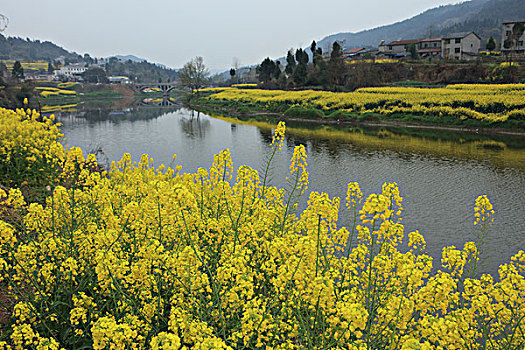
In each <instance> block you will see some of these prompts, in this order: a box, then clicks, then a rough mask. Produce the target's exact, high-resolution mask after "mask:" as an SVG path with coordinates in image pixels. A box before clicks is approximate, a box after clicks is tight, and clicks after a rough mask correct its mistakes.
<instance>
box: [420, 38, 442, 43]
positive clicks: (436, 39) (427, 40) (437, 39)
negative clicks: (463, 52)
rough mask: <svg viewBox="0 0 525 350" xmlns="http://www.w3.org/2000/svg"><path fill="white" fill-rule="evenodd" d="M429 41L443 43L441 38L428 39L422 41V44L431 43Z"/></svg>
mask: <svg viewBox="0 0 525 350" xmlns="http://www.w3.org/2000/svg"><path fill="white" fill-rule="evenodd" d="M429 41H441V38H427V39H421V42H422V43H425V42H429Z"/></svg>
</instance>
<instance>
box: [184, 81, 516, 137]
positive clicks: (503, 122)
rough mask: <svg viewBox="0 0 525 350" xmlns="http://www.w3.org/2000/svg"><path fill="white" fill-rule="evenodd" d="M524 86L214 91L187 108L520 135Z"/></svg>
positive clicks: (248, 115) (194, 98) (239, 114)
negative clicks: (334, 90) (353, 90)
mask: <svg viewBox="0 0 525 350" xmlns="http://www.w3.org/2000/svg"><path fill="white" fill-rule="evenodd" d="M524 101H525V85H523V84H506V85H496V84H494V85H449V86H447V87H445V88H406V87H405V88H403V87H395V88H392V87H388V88H366V89H359V90H356V91H355V92H351V93H333V92H327V91H312V90H306V91H284V90H259V89H239V88H215V89H207V90H204V91H203V92H200V93H199V95H197V96H192V97H191V98H190V99H189V101H188V104H189V105H190V106H191V107H192V108H197V109H204V110H207V111H213V112H214V113H217V112H219V113H223V114H227V115H233V116H236V117H239V118H268V119H275V120H287V121H292V120H295V121H300V120H308V121H314V122H318V123H322V124H348V125H376V126H381V125H388V126H392V125H402V126H405V127H413V128H439V129H442V130H462V131H464V130H470V131H472V132H486V133H511V134H525V102H524Z"/></svg>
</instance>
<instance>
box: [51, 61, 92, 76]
mask: <svg viewBox="0 0 525 350" xmlns="http://www.w3.org/2000/svg"><path fill="white" fill-rule="evenodd" d="M87 69H88V67H86V64H84V63H77V64H70V65H67V66H64V67H60V69H57V70H55V71H54V72H53V74H54V75H55V76H56V77H60V76H63V77H66V78H71V77H73V76H78V75H80V74H82V73H84V72H85V71H86V70H87Z"/></svg>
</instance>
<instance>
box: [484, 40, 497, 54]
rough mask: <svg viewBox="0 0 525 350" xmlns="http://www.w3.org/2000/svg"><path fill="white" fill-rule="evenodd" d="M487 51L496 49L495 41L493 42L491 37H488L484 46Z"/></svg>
mask: <svg viewBox="0 0 525 350" xmlns="http://www.w3.org/2000/svg"><path fill="white" fill-rule="evenodd" d="M485 47H486V48H487V50H489V51H492V50H494V49H495V48H496V40H494V38H493V37H490V38H489V40H487V44H486V45H485Z"/></svg>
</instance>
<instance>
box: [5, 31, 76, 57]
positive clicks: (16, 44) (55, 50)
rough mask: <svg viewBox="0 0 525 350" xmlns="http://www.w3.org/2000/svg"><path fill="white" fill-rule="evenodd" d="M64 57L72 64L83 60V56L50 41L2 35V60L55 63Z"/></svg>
mask: <svg viewBox="0 0 525 350" xmlns="http://www.w3.org/2000/svg"><path fill="white" fill-rule="evenodd" d="M59 57H63V58H64V59H67V60H68V61H71V62H77V61H80V60H82V56H80V55H79V54H77V53H74V52H69V51H67V50H65V49H63V48H62V47H60V46H58V45H56V44H53V43H52V42H50V41H40V40H31V39H29V38H26V39H22V38H17V37H5V36H3V35H2V34H0V60H19V61H24V62H35V61H54V60H56V59H57V58H59Z"/></svg>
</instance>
